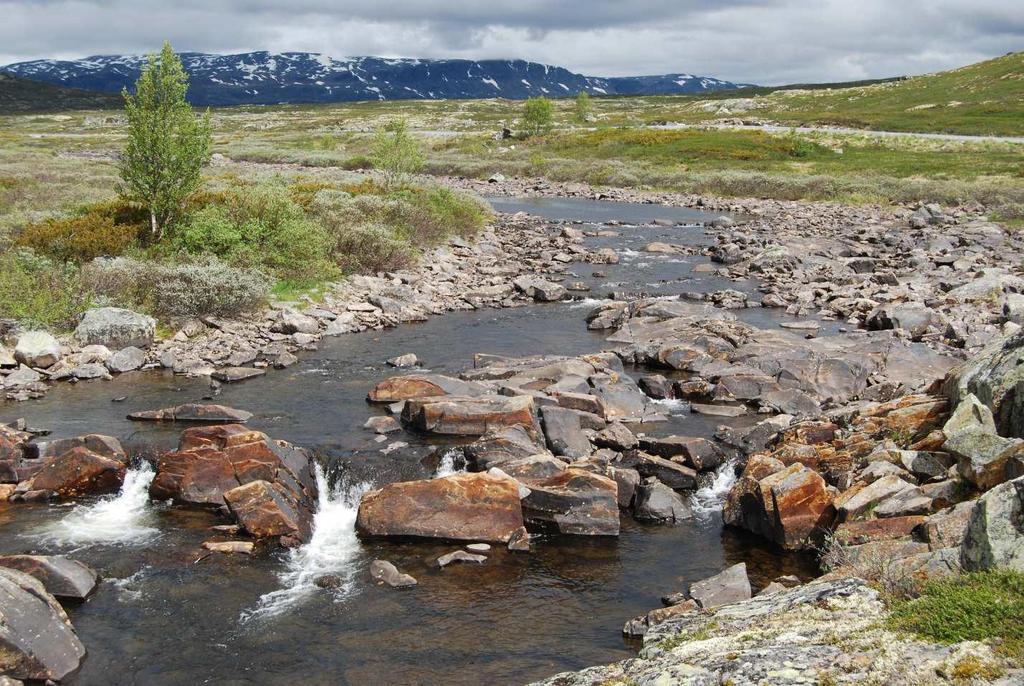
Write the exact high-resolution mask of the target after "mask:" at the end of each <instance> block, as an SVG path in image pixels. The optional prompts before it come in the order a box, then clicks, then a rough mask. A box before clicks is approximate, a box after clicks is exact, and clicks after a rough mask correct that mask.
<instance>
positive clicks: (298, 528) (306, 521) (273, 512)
mask: <svg viewBox="0 0 1024 686" xmlns="http://www.w3.org/2000/svg"><path fill="white" fill-rule="evenodd" d="M224 502H226V503H227V505H228V509H229V510H231V514H232V515H233V516H234V518H235V521H237V522H238V523H239V524H240V525H241V526H242V528H243V529H245V530H246V532H247V533H248V534H249V535H250V536H252V537H253V538H269V537H272V536H275V537H276V536H288V537H290V538H293V539H297V540H300V541H302V540H306V539H308V538H309V535H310V532H311V524H312V522H311V521H310V518H309V517H303V516H302V512H301V505H300V503H299V502H297V500H296V498H295V496H294V494H293V493H290V492H289V491H288V490H287V489H286V488H285V487H284V486H281V485H279V484H272V483H269V482H267V481H263V480H259V481H250V482H249V483H247V484H244V485H242V486H238V487H236V488H232V489H231V490H229V491H224Z"/></svg>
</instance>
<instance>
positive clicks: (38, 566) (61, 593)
mask: <svg viewBox="0 0 1024 686" xmlns="http://www.w3.org/2000/svg"><path fill="white" fill-rule="evenodd" d="M0 567H6V568H7V569H16V570H18V571H19V572H24V573H25V574H28V575H29V576H31V577H33V578H35V579H38V580H39V581H40V582H41V583H42V584H43V586H44V587H45V588H46V591H47V593H49V594H50V595H53V596H56V597H58V598H67V599H70V600H85V598H87V597H88V596H89V594H90V593H92V592H93V589H95V588H96V572H94V571H93V570H92V569H90V568H89V567H87V566H85V565H84V564H82V563H81V562H78V561H77V560H71V559H68V558H66V557H62V556H59V555H2V556H0Z"/></svg>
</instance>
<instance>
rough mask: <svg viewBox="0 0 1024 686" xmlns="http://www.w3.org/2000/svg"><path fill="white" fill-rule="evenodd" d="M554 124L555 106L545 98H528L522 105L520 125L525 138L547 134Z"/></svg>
mask: <svg viewBox="0 0 1024 686" xmlns="http://www.w3.org/2000/svg"><path fill="white" fill-rule="evenodd" d="M554 122H555V104H554V103H553V102H551V101H550V100H548V99H547V98H544V97H537V98H529V99H527V101H526V102H525V103H523V117H522V125H523V132H524V133H525V134H526V135H527V136H536V135H538V134H541V133H547V132H548V131H550V130H551V127H552V125H553V124H554Z"/></svg>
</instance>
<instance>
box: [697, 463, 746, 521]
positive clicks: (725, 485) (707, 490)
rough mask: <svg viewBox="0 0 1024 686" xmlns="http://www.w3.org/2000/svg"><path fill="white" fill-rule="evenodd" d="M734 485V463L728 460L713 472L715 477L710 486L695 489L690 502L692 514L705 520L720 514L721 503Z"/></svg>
mask: <svg viewBox="0 0 1024 686" xmlns="http://www.w3.org/2000/svg"><path fill="white" fill-rule="evenodd" d="M734 483H736V463H735V462H733V461H732V460H730V461H728V462H726V463H724V464H722V465H721V466H720V467H719V468H718V469H717V470H715V476H714V478H713V479H712V480H711V483H710V484H708V485H707V486H704V487H703V488H699V489H697V492H696V493H694V494H693V498H692V499H691V500H690V505H691V507H692V509H693V513H694V514H695V515H697V516H698V517H700V518H701V519H706V518H708V517H710V516H711V515H713V514H717V513H718V512H721V511H722V501H723V500H724V498H725V496H726V494H728V493H729V489H730V488H732V485H733V484H734Z"/></svg>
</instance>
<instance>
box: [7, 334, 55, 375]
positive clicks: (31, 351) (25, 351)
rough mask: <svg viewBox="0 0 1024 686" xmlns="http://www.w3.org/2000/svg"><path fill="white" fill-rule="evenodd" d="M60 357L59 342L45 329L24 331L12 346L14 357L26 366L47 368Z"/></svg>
mask: <svg viewBox="0 0 1024 686" xmlns="http://www.w3.org/2000/svg"><path fill="white" fill-rule="evenodd" d="M60 358H61V354H60V343H58V342H57V339H56V338H54V337H53V336H51V335H50V334H48V333H46V332H45V331H26V332H25V333H23V334H21V335H20V336H18V342H17V343H16V344H15V346H14V359H15V360H17V361H18V362H20V363H21V364H23V365H26V366H28V367H36V368H38V369H47V368H48V367H52V366H53V365H55V364H57V362H58V361H60Z"/></svg>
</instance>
